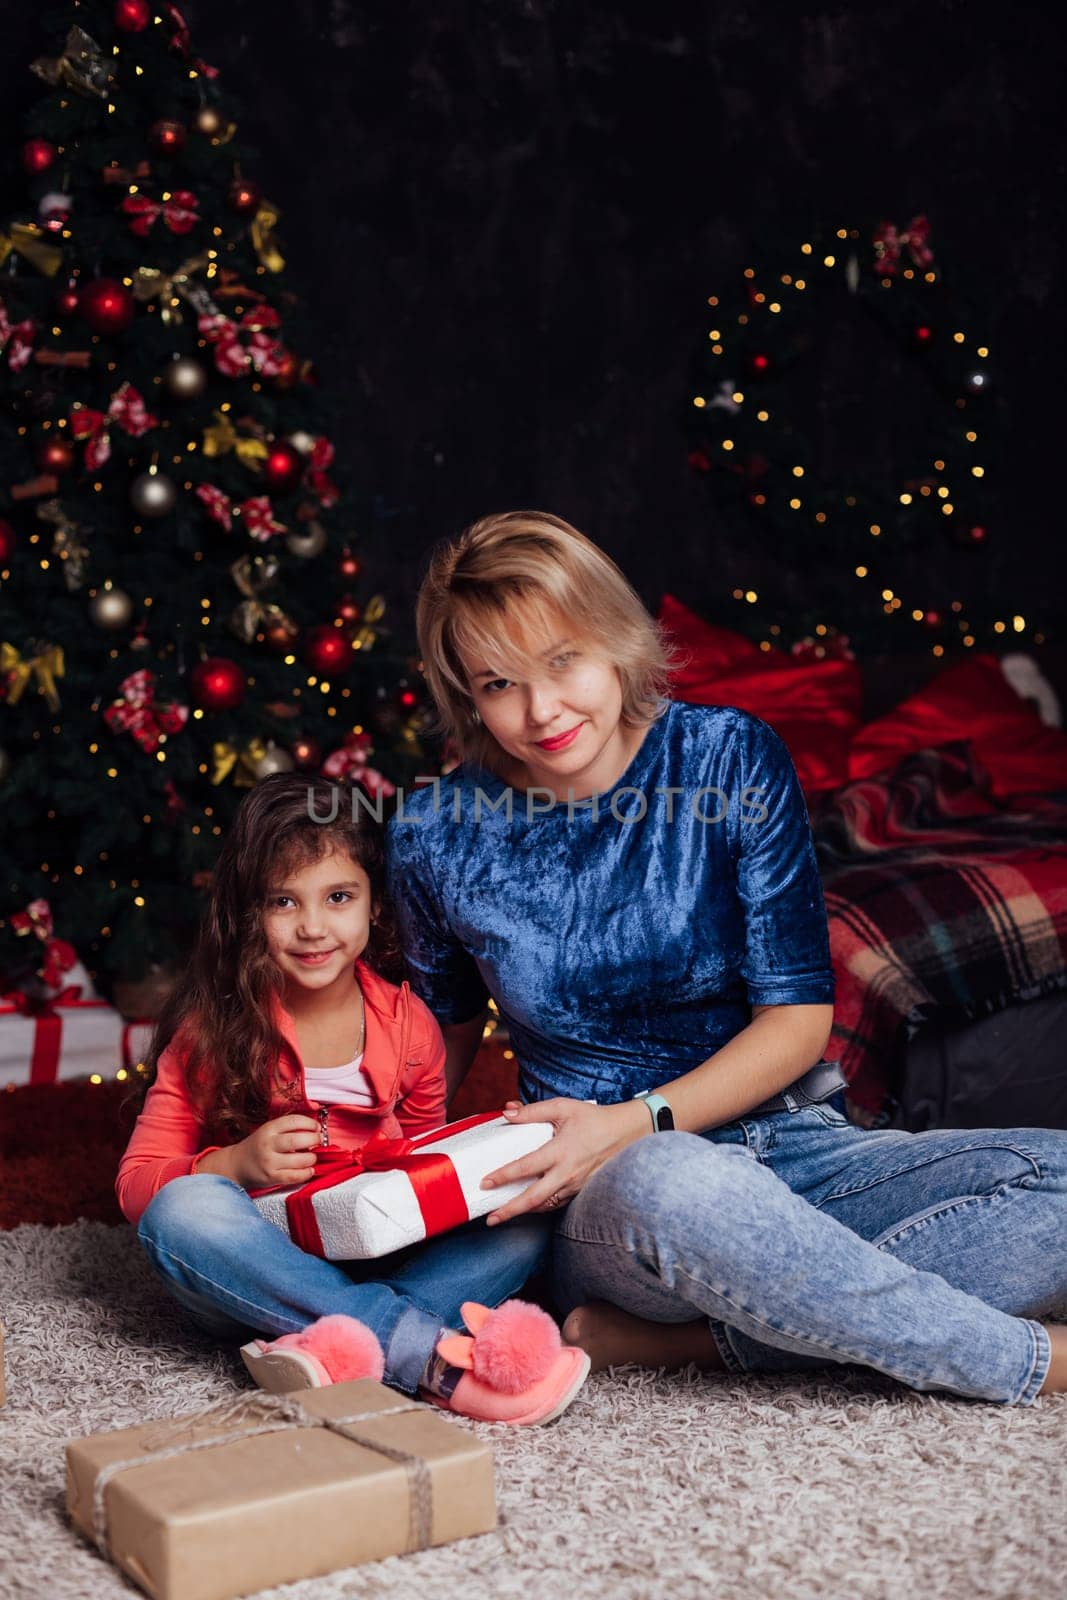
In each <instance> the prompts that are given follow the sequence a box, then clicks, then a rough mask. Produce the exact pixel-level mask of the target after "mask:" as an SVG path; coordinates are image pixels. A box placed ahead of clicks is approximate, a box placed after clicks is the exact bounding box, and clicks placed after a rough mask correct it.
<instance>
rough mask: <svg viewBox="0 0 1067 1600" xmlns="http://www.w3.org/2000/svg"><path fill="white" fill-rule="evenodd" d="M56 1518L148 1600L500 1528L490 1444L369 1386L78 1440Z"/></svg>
mask: <svg viewBox="0 0 1067 1600" xmlns="http://www.w3.org/2000/svg"><path fill="white" fill-rule="evenodd" d="M67 1510H68V1512H69V1513H70V1516H71V1517H72V1518H73V1520H74V1523H75V1525H76V1526H77V1527H78V1528H80V1529H81V1530H82V1532H83V1533H85V1534H87V1535H88V1536H89V1538H90V1539H93V1540H94V1541H95V1542H96V1544H97V1545H98V1546H99V1548H100V1549H101V1551H102V1552H103V1553H104V1554H105V1555H108V1556H110V1557H111V1559H112V1560H113V1561H115V1563H116V1564H117V1565H118V1566H119V1567H121V1568H122V1570H123V1571H124V1572H126V1573H128V1574H129V1576H130V1577H132V1578H133V1579H134V1580H135V1581H136V1582H137V1583H139V1584H140V1585H141V1587H142V1588H143V1589H145V1590H147V1591H148V1593H149V1594H150V1595H152V1596H153V1597H154V1600H232V1597H233V1596H236V1595H245V1594H253V1593H255V1591H256V1590H258V1589H267V1588H272V1587H274V1585H276V1584H281V1583H292V1582H293V1581H294V1580H296V1579H298V1578H311V1577H317V1576H321V1575H322V1574H324V1573H327V1572H334V1571H336V1569H337V1568H338V1567H349V1566H356V1565H358V1564H359V1563H360V1562H364V1561H378V1560H380V1559H381V1558H382V1557H383V1556H391V1555H398V1554H401V1553H403V1552H405V1551H409V1550H419V1549H424V1548H425V1547H426V1546H428V1545H437V1544H448V1543H449V1542H450V1541H451V1540H453V1539H463V1538H466V1537H467V1536H468V1535H470V1534H475V1533H488V1532H489V1530H490V1529H492V1528H495V1526H496V1505H495V1499H494V1492H493V1457H492V1452H491V1451H490V1449H489V1447H488V1446H487V1445H484V1444H482V1443H480V1442H479V1441H478V1440H477V1439H475V1438H474V1437H473V1435H472V1434H470V1433H468V1432H466V1431H465V1430H464V1429H463V1428H460V1427H457V1426H456V1425H455V1424H454V1423H451V1422H446V1421H445V1419H444V1418H443V1417H442V1416H440V1415H439V1414H438V1413H437V1412H436V1411H434V1409H433V1408H432V1407H430V1406H426V1405H422V1404H420V1403H419V1402H417V1401H415V1400H409V1399H407V1397H406V1396H404V1395H401V1394H397V1393H396V1392H395V1391H394V1390H392V1389H386V1388H383V1386H382V1385H381V1384H378V1383H373V1382H371V1381H370V1380H369V1379H361V1380H359V1381H358V1382H356V1383H337V1384H332V1385H330V1386H329V1387H326V1388H322V1389H306V1390H302V1391H300V1392H298V1393H296V1394H289V1395H270V1394H261V1393H255V1394H248V1395H242V1396H241V1397H240V1398H239V1399H237V1400H234V1401H228V1402H226V1403H225V1404H223V1405H221V1406H216V1407H215V1408H214V1409H213V1410H211V1411H205V1412H199V1413H196V1414H194V1415H192V1416H186V1417H177V1418H174V1419H172V1420H169V1421H167V1422H150V1423H142V1424H140V1425H139V1426H137V1427H134V1428H119V1429H116V1430H115V1431H114V1432H112V1433H97V1434H93V1435H91V1436H90V1437H89V1438H87V1439H75V1440H73V1441H72V1442H71V1443H70V1444H68V1445H67Z"/></svg>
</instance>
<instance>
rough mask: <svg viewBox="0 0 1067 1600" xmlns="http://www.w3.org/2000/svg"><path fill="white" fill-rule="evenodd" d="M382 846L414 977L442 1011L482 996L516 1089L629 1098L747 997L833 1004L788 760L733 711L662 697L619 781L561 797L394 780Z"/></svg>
mask: <svg viewBox="0 0 1067 1600" xmlns="http://www.w3.org/2000/svg"><path fill="white" fill-rule="evenodd" d="M668 790H673V791H674V793H673V794H669V793H666V792H664V791H668ZM657 791H659V792H657ZM509 800H510V805H511V816H510V819H509V817H508V815H507V807H508V803H509ZM494 807H495V809H493V808H494ZM612 808H614V810H613V809H612ZM642 812H643V813H644V814H643V815H642ZM698 813H699V815H698ZM704 819H706V820H704ZM387 849H388V871H389V885H390V890H391V893H392V896H393V899H394V901H395V903H396V906H397V911H398V915H399V920H400V928H401V934H402V937H403V940H404V945H405V949H406V953H407V956H408V960H409V964H410V967H411V972H412V978H411V983H412V988H413V989H414V990H415V992H416V993H417V994H418V995H419V996H420V997H421V998H422V999H423V1000H425V1002H426V1004H427V1005H428V1006H429V1008H430V1010H431V1011H432V1012H433V1013H434V1015H435V1016H436V1017H437V1020H438V1021H439V1022H441V1023H449V1022H462V1021H465V1020H467V1019H468V1018H470V1017H472V1016H474V1015H475V1014H476V1013H477V1012H478V1011H479V1010H480V1009H481V1008H482V1006H483V1005H484V1004H485V1002H486V999H487V997H488V996H489V995H491V996H492V997H493V999H494V1000H495V1001H496V1003H497V1006H498V1008H499V1011H500V1015H501V1018H502V1019H503V1021H504V1022H505V1023H506V1024H507V1027H508V1028H509V1030H510V1034H511V1040H512V1045H513V1048H514V1050H515V1054H516V1057H517V1058H518V1062H519V1067H520V1092H521V1094H522V1097H523V1098H524V1099H526V1100H539V1099H545V1098H547V1097H548V1096H550V1095H555V1094H560V1095H568V1096H572V1097H574V1098H577V1099H595V1100H597V1101H599V1102H600V1103H601V1104H608V1103H612V1102H614V1101H617V1100H623V1099H629V1098H630V1097H631V1096H632V1095H633V1094H635V1093H636V1092H637V1091H638V1090H641V1089H652V1088H655V1087H656V1086H657V1085H660V1084H662V1083H664V1082H666V1081H668V1080H669V1079H670V1078H673V1077H677V1076H679V1075H680V1074H681V1073H683V1072H687V1071H689V1070H691V1069H692V1068H693V1067H696V1066H698V1065H699V1064H700V1063H701V1062H702V1061H705V1060H706V1059H707V1058H708V1056H710V1055H712V1054H713V1053H714V1052H715V1051H716V1050H718V1049H720V1048H721V1047H722V1046H723V1045H724V1044H726V1043H727V1042H728V1040H730V1039H731V1038H733V1036H734V1035H735V1034H736V1033H738V1032H739V1031H740V1030H741V1029H742V1028H744V1027H745V1026H746V1025H747V1024H748V1022H749V1021H750V1020H751V1013H750V1009H749V1008H750V1006H751V1005H790V1004H794V1005H795V1004H822V1003H828V1002H830V1001H832V999H833V994H834V980H833V972H832V968H831V965H830V950H829V940H828V936H827V927H826V912H825V908H824V905H823V898H822V888H821V885H820V882H819V876H818V871H817V868H816V864H815V853H814V849H813V846H812V837H811V826H810V822H809V819H808V813H807V808H806V806H805V803H804V798H803V795H802V793H801V790H800V785H799V783H798V781H797V776H796V772H795V770H794V767H793V763H792V760H791V759H790V756H789V753H788V751H787V750H786V748H785V746H784V744H783V743H782V741H781V739H780V738H779V737H778V735H777V734H776V733H774V731H773V730H772V729H771V728H770V727H768V725H767V724H766V723H765V722H761V721H760V720H759V718H758V717H754V716H751V715H750V714H749V713H748V712H745V711H739V710H737V709H736V708H734V707H731V706H694V705H688V704H685V703H683V702H679V701H674V702H671V703H669V704H668V705H667V708H666V710H665V712H664V714H663V715H662V717H660V718H659V720H658V721H656V722H654V723H653V724H652V725H651V726H650V727H649V728H648V730H647V732H646V733H645V736H644V739H643V742H642V744H641V746H640V748H639V750H638V751H637V754H636V755H635V756H634V758H633V760H632V761H631V763H630V765H629V767H627V769H626V771H625V773H624V774H623V775H622V777H621V778H620V779H619V781H618V783H617V784H616V786H615V788H614V789H613V790H612V791H610V792H609V793H607V794H605V795H600V796H595V797H593V798H592V799H587V800H584V801H574V802H572V804H571V805H570V807H568V804H567V802H566V801H565V800H563V801H555V802H553V801H552V800H551V799H550V796H549V792H548V791H547V790H534V791H530V792H529V793H528V792H527V791H526V790H522V789H510V788H509V787H508V786H507V785H506V784H505V783H504V782H503V781H502V780H501V779H499V778H496V777H494V776H493V775H492V774H491V773H489V772H486V771H485V770H484V769H483V768H480V767H476V766H470V765H468V764H463V765H461V766H459V767H457V768H456V769H455V770H454V771H453V772H452V773H450V774H448V776H447V777H443V778H441V779H439V780H437V781H436V784H435V785H428V786H427V787H425V788H421V789H419V790H416V791H415V792H413V793H410V794H409V793H405V795H404V797H403V806H402V808H401V810H399V811H398V812H397V814H396V815H395V816H394V817H393V818H392V820H391V822H390V824H389V829H388V835H387Z"/></svg>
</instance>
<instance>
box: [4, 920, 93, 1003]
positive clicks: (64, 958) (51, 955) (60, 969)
mask: <svg viewBox="0 0 1067 1600" xmlns="http://www.w3.org/2000/svg"><path fill="white" fill-rule="evenodd" d="M7 920H8V922H9V923H10V924H11V927H12V930H13V931H14V933H16V934H17V935H18V937H19V938H20V939H24V938H25V937H26V936H27V935H28V934H31V933H32V934H33V935H34V936H35V937H36V938H38V939H40V941H41V943H42V944H43V945H44V953H43V955H42V957H41V965H40V966H39V967H38V968H37V976H38V977H39V978H41V979H43V981H44V982H45V983H46V984H47V985H48V987H49V988H50V989H54V988H55V987H56V986H57V984H59V983H61V982H62V981H63V974H64V973H65V972H69V971H70V969H71V967H73V965H74V963H75V962H76V961H77V959H78V952H77V951H76V950H75V948H74V946H73V945H72V944H68V943H67V941H66V939H54V938H53V937H52V908H51V906H50V905H49V904H48V901H47V900H31V901H30V903H29V905H28V906H27V907H26V909H25V910H24V911H15V912H13V913H12V914H11V916H10V917H9V918H8V919H7Z"/></svg>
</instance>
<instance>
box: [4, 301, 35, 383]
mask: <svg viewBox="0 0 1067 1600" xmlns="http://www.w3.org/2000/svg"><path fill="white" fill-rule="evenodd" d="M36 332H37V324H36V323H35V322H34V320H33V318H32V317H26V318H25V320H24V321H22V322H11V321H10V320H9V319H8V315H7V311H6V310H5V309H4V302H3V301H2V300H0V351H3V350H6V351H7V359H8V365H9V366H10V368H11V370H12V372H21V371H22V369H23V367H24V366H25V365H26V363H27V362H28V361H29V359H30V356H31V355H32V354H33V336H34V334H35V333H36Z"/></svg>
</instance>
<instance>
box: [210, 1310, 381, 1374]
mask: <svg viewBox="0 0 1067 1600" xmlns="http://www.w3.org/2000/svg"><path fill="white" fill-rule="evenodd" d="M241 1359H242V1361H243V1362H244V1364H245V1366H246V1367H247V1368H248V1370H249V1372H250V1373H251V1374H252V1377H253V1378H254V1379H255V1381H256V1383H258V1385H259V1387H260V1388H261V1389H268V1390H269V1391H270V1392H271V1393H272V1394H288V1393H289V1391H290V1390H292V1389H321V1388H322V1387H323V1385H325V1384H328V1383H347V1382H349V1381H350V1380H351V1379H353V1378H374V1379H376V1380H377V1382H379V1383H380V1382H381V1380H382V1374H383V1373H384V1371H385V1357H384V1356H383V1354H382V1347H381V1345H380V1344H379V1343H378V1340H377V1339H376V1338H375V1336H374V1334H373V1333H372V1332H371V1330H370V1329H369V1328H368V1327H367V1326H366V1324H365V1323H362V1322H360V1321H359V1320H358V1319H357V1318H356V1317H346V1316H344V1315H343V1314H342V1313H341V1312H337V1313H335V1314H333V1315H332V1316H328V1317H320V1318H319V1319H318V1321H317V1322H312V1323H310V1324H309V1326H308V1327H306V1328H302V1329H301V1330H300V1332H299V1333H283V1334H282V1336H281V1338H280V1339H272V1340H270V1341H267V1340H266V1339H253V1340H252V1342H251V1344H246V1345H242V1347H241Z"/></svg>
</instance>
